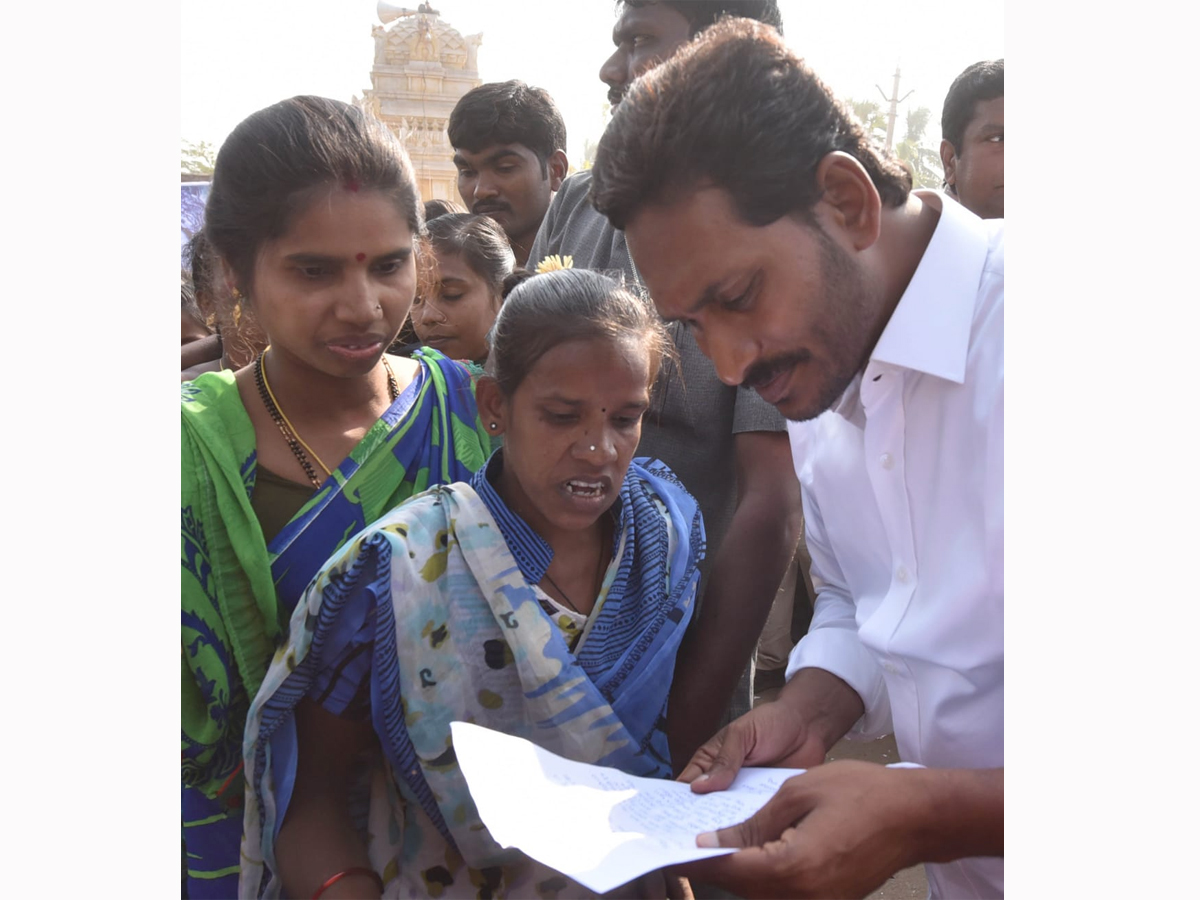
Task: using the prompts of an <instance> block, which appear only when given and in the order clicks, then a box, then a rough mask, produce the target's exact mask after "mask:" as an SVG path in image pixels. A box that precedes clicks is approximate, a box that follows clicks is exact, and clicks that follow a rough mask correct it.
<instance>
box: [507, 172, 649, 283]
mask: <svg viewBox="0 0 1200 900" xmlns="http://www.w3.org/2000/svg"><path fill="white" fill-rule="evenodd" d="M591 185H592V173H591V172H589V171H586V170H585V171H582V172H576V173H575V174H574V175H572V176H570V177H569V178H568V179H567V180H566V181H564V182H563V183H562V187H560V188H559V189H558V193H556V194H555V195H554V199H553V200H552V201H551V202H550V209H549V210H547V212H546V218H545V221H543V222H542V227H541V229H540V230H539V231H538V236H537V239H536V240H535V241H534V244H533V249H532V252H531V254H530V256H531V259H532V257H533V256H535V255H536V256H537V257H538V258H539V260H540V258H541V257H544V256H548V255H550V254H558V255H560V256H570V257H571V258H572V259H573V261H574V266H575V268H577V269H595V270H597V271H602V272H610V273H612V272H616V271H620V272H622V273H624V275H625V276H626V277H627V278H633V277H634V276H635V273H634V270H633V264H632V262H631V261H630V259H629V252H628V250H627V249H626V247H625V237H624V235H623V234H622V233H621V232H619V231H617V230H616V229H615V228H613V227H612V225H611V224H610V223H609V221H608V219H607V218H606V217H605V216H603V215H601V214H600V213H599V212H597V211H596V208H595V207H594V206H592V200H591V195H590V191H591ZM535 265H536V263H535Z"/></svg>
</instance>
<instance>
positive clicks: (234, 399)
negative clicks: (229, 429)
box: [179, 369, 242, 417]
mask: <svg viewBox="0 0 1200 900" xmlns="http://www.w3.org/2000/svg"><path fill="white" fill-rule="evenodd" d="M230 403H234V404H236V405H237V406H238V407H239V408H241V406H242V400H241V397H240V395H239V392H238V387H237V382H236V380H235V379H234V373H233V372H232V371H231V370H229V369H219V370H217V371H213V372H203V373H201V374H200V375H197V376H196V377H195V378H192V379H189V380H187V381H184V382H182V383H181V384H180V386H179V405H180V412H181V413H182V414H183V415H184V417H187V416H189V415H192V416H194V415H199V414H200V413H202V412H204V411H206V410H209V409H222V408H224V407H225V406H227V405H229V404H230Z"/></svg>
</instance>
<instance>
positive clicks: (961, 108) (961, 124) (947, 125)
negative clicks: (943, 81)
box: [942, 59, 1004, 156]
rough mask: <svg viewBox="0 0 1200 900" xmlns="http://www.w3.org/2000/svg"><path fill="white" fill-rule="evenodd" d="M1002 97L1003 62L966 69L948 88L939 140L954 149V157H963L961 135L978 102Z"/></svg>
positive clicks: (972, 66)
mask: <svg viewBox="0 0 1200 900" xmlns="http://www.w3.org/2000/svg"><path fill="white" fill-rule="evenodd" d="M1003 96H1004V60H1002V59H985V60H983V61H982V62H977V63H975V64H974V65H971V66H967V67H966V68H965V69H964V70H963V72H962V74H961V75H959V76H958V77H957V78H955V79H954V83H953V84H951V85H950V92H949V93H948V94H946V102H945V103H944V104H943V105H942V139H943V140H947V141H949V142H950V143H951V144H953V145H954V155H955V156H958V155H959V154H961V153H962V143H963V134H964V133H965V132H966V130H967V125H969V124H970V123H971V119H972V118H973V117H974V116H975V104H976V103H978V102H979V101H980V100H995V99H996V98H997V97H1003Z"/></svg>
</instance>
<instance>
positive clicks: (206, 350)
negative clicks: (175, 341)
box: [179, 334, 221, 371]
mask: <svg viewBox="0 0 1200 900" xmlns="http://www.w3.org/2000/svg"><path fill="white" fill-rule="evenodd" d="M220 358H221V336H220V335H217V334H210V335H209V336H208V337H202V338H200V340H198V341H192V342H191V343H190V344H184V345H183V346H182V347H180V348H179V369H180V371H183V370H184V369H190V368H192V366H197V365H199V364H200V363H205V362H212V361H213V360H214V359H218V360H219V359H220Z"/></svg>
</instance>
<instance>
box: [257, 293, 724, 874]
mask: <svg viewBox="0 0 1200 900" xmlns="http://www.w3.org/2000/svg"><path fill="white" fill-rule="evenodd" d="M665 346H666V344H665V332H664V331H663V329H662V326H661V323H660V322H659V321H658V319H657V317H655V316H654V313H653V311H652V309H651V308H650V307H649V305H648V303H646V302H645V301H642V300H639V299H637V298H635V297H633V296H632V295H631V294H629V293H628V292H626V291H625V290H623V289H621V288H619V287H618V286H617V285H616V284H615V283H614V282H612V281H610V280H609V279H606V278H604V277H603V276H601V275H598V274H595V273H591V272H572V271H563V272H553V273H550V274H548V275H539V276H536V277H534V278H533V279H530V280H529V281H527V282H525V283H523V284H521V285H520V286H519V287H518V288H517V289H516V290H514V291H513V292H512V293H511V294H510V296H509V298H508V299H507V300H506V302H505V305H504V306H503V307H502V308H501V312H500V316H499V318H498V319H497V323H496V326H495V331H494V333H493V346H492V351H491V355H490V356H489V368H488V371H489V376H487V377H484V378H483V379H481V380H480V382H479V384H478V388H477V395H478V398H479V403H480V413H481V417H482V418H483V420H484V422H485V423H486V424H487V427H488V429H489V431H491V432H492V433H495V434H503V435H504V447H503V449H502V450H500V451H498V452H497V453H496V454H495V455H494V456H493V457H492V460H491V461H490V463H489V464H488V466H487V467H486V468H485V469H483V470H481V471H480V472H478V473H477V474H476V475H475V476H474V477H473V478H472V479H470V481H469V482H464V483H459V484H453V485H448V486H445V487H440V488H435V489H433V490H431V491H427V492H425V493H424V494H421V495H419V496H416V497H414V498H412V499H411V500H410V501H409V502H407V503H405V504H404V505H402V506H401V507H399V508H397V509H395V510H393V511H392V512H391V513H389V514H388V515H387V516H385V517H383V518H382V519H381V520H379V521H377V522H376V523H374V524H373V525H372V526H371V527H369V528H368V529H367V530H366V531H364V532H363V533H361V534H360V535H358V536H357V537H355V538H354V540H353V541H351V542H350V543H348V544H347V545H346V546H345V547H344V548H343V549H342V551H341V552H340V553H338V554H337V555H336V556H335V557H334V558H333V559H332V560H330V561H329V563H328V564H327V565H326V566H325V568H324V569H323V570H322V571H321V573H320V574H319V575H318V576H317V578H316V579H315V580H314V582H313V583H312V585H311V586H310V587H309V589H308V591H307V592H306V593H305V596H304V598H303V600H302V602H301V604H300V605H299V606H298V607H297V609H296V612H295V613H294V614H293V617H292V623H291V629H290V633H289V639H288V642H287V644H286V645H285V646H284V647H282V648H281V649H280V650H279V651H278V652H277V653H276V655H275V659H274V661H273V663H272V665H271V668H270V670H269V672H268V673H267V676H266V678H265V679H264V682H263V686H262V688H261V690H260V691H259V694H258V696H257V697H256V698H255V700H254V702H253V704H252V705H251V710H250V713H249V717H248V721H247V728H246V743H245V757H246V777H247V781H248V784H249V789H248V794H247V806H246V820H245V829H246V838H245V845H244V848H243V867H242V881H241V885H240V894H241V896H243V897H248V898H254V897H258V896H264V895H265V896H288V897H309V896H313V895H314V893H316V892H320V891H322V890H323V889H325V890H326V891H327V892H325V893H321V896H322V897H326V898H328V897H333V896H359V897H371V896H383V895H386V896H406V897H407V896H438V897H475V896H481V897H502V896H513V897H533V896H564V897H568V896H570V897H574V896H583V895H586V893H587V892H586V890H585V889H583V888H582V887H581V886H579V885H578V884H575V883H574V882H570V881H568V880H567V879H566V878H565V877H563V876H562V875H559V874H558V873H556V872H553V871H551V870H548V869H546V868H545V867H543V866H541V865H539V864H537V863H534V862H533V861H532V860H529V859H528V858H526V857H524V856H523V855H522V854H520V853H519V852H517V851H514V850H504V849H502V848H500V847H499V846H498V845H497V844H496V842H495V841H494V840H492V838H491V836H490V834H489V833H488V831H487V829H486V828H485V827H484V826H483V824H482V823H481V822H480V821H479V817H478V814H477V812H476V810H475V806H474V803H473V802H472V800H471V797H470V793H469V791H468V790H467V787H466V784H465V782H464V780H463V777H462V774H461V772H460V771H459V768H458V765H457V762H456V760H455V756H454V748H453V745H452V742H451V736H450V727H449V725H450V722H451V721H454V720H464V721H470V722H475V723H477V724H481V725H485V726H488V727H491V728H496V729H498V730H503V731H505V732H508V733H510V734H516V735H519V736H521V737H525V738H528V739H529V740H531V741H533V742H535V743H537V744H539V745H540V746H542V747H545V748H547V749H549V750H552V751H554V752H556V753H560V754H562V755H564V756H567V757H569V758H572V759H577V760H582V761H585V762H595V763H601V764H603V765H609V766H615V767H618V768H621V769H623V770H624V771H627V772H630V773H633V774H637V775H648V776H660V777H669V775H670V772H671V767H670V760H669V753H668V750H667V741H666V734H665V731H664V728H665V724H666V713H667V710H666V701H667V695H668V691H669V689H670V685H671V678H672V673H673V670H674V664H675V656H676V651H677V650H678V647H679V643H680V641H681V639H682V637H683V634H684V631H685V629H686V627H687V624H688V621H689V618H690V615H691V611H692V603H693V600H694V596H695V590H696V583H697V563H698V561H699V558H700V556H701V554H702V552H703V540H704V539H703V526H702V523H701V518H700V513H699V510H698V507H697V505H696V503H695V501H694V500H693V499H692V498H691V496H690V495H689V494H688V493H687V491H686V490H684V489H683V487H682V486H681V485H680V484H679V483H678V482H677V481H676V480H675V478H674V476H673V475H672V474H671V473H670V472H669V470H667V469H666V467H665V466H663V465H662V464H661V463H656V462H652V461H648V460H639V461H633V459H632V455H633V451H634V448H635V447H636V445H637V442H638V437H639V435H640V419H641V416H642V414H643V412H644V411H645V409H646V407H647V405H648V401H649V393H648V391H649V385H650V384H651V383H652V381H653V378H654V375H655V372H656V368H657V361H658V360H659V359H661V355H662V352H663V349H664V347H665ZM498 764H502V763H501V761H498ZM546 820H547V826H548V827H561V811H554V810H547V811H546ZM339 890H342V891H345V892H346V893H345V894H339V893H338V891H339Z"/></svg>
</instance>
